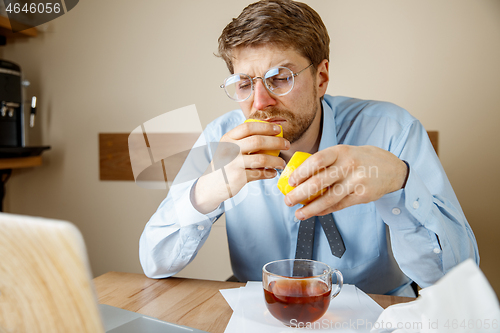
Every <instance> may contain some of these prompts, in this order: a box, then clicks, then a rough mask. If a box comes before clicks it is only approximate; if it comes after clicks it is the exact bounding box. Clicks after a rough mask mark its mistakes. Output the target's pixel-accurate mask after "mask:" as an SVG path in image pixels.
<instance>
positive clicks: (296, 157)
mask: <svg viewBox="0 0 500 333" xmlns="http://www.w3.org/2000/svg"><path fill="white" fill-rule="evenodd" d="M310 156H312V155H311V154H309V153H304V152H301V151H297V152H295V154H293V155H292V158H291V159H290V161H288V164H287V165H286V167H285V170H283V172H282V173H281V176H280V178H279V179H278V189H279V190H280V191H281V193H283V194H284V195H287V194H288V193H289V192H290V191H291V190H293V189H294V188H295V187H294V186H290V184H288V179H289V178H290V176H291V175H292V173H293V172H294V171H295V169H297V168H298V167H299V166H300V165H301V164H302V163H304V161H305V160H307V159H308V158H309V157H310ZM325 191H326V188H324V189H322V190H321V191H319V192H318V193H316V194H314V195H312V196H310V197H309V198H307V199H306V200H304V201H302V202H300V203H301V204H302V205H307V204H308V203H310V202H311V201H313V200H314V199H316V198H317V197H319V196H320V195H322V194H323V192H325Z"/></svg>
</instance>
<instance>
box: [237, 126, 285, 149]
mask: <svg viewBox="0 0 500 333" xmlns="http://www.w3.org/2000/svg"><path fill="white" fill-rule="evenodd" d="M245 123H267V121H264V120H258V119H247V120H245ZM278 126H279V127H280V128H281V132H280V133H279V134H276V135H275V136H278V137H280V138H282V137H283V127H281V125H278ZM258 153H262V154H268V155H271V156H278V155H279V154H280V151H279V149H278V150H264V151H262V152H258Z"/></svg>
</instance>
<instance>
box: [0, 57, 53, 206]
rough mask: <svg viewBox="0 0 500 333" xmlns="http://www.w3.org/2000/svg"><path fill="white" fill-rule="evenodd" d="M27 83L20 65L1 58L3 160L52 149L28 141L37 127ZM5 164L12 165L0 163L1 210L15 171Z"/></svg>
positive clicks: (0, 147)
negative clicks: (26, 100)
mask: <svg viewBox="0 0 500 333" xmlns="http://www.w3.org/2000/svg"><path fill="white" fill-rule="evenodd" d="M26 85H29V83H27V81H24V82H23V80H22V75H21V67H19V65H17V64H15V63H13V62H10V61H6V60H0V161H2V159H9V158H23V157H30V156H37V155H40V154H41V153H42V152H43V151H44V150H45V149H49V148H50V147H49V146H38V145H36V144H34V143H33V142H30V141H29V136H30V132H32V131H34V129H35V115H36V97H33V98H32V99H31V103H24V94H23V86H26ZM26 104H28V105H26ZM30 104H31V105H30ZM3 161H5V160H3ZM7 161H9V160H7ZM16 161H18V160H16ZM6 165H7V166H8V165H10V164H9V162H6V163H2V164H0V212H1V211H3V207H2V202H3V197H4V195H5V183H6V182H7V180H8V179H9V177H10V175H11V173H12V169H11V168H9V167H4V166H6Z"/></svg>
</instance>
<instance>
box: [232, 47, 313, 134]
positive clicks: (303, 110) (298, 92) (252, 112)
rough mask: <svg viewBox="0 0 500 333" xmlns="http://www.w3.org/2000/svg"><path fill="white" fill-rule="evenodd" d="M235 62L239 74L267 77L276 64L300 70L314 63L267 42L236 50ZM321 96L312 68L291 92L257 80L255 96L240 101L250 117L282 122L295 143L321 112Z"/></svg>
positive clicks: (298, 79) (300, 77)
mask: <svg viewBox="0 0 500 333" xmlns="http://www.w3.org/2000/svg"><path fill="white" fill-rule="evenodd" d="M233 65H234V72H235V73H244V74H248V75H250V76H251V77H255V76H259V77H263V76H264V74H265V73H266V72H267V71H268V70H269V69H270V68H272V67H276V66H284V67H288V68H289V69H291V70H292V71H293V72H294V73H297V72H299V71H301V70H302V69H304V68H306V67H307V66H309V65H310V62H309V60H308V59H307V58H305V57H303V56H302V55H300V54H299V53H298V52H296V51H294V50H292V49H283V48H279V47H276V46H270V45H264V46H258V47H244V48H243V47H242V48H238V49H236V50H233ZM319 97H320V96H318V89H317V87H316V77H315V75H314V74H313V70H312V68H308V69H306V70H305V71H303V72H302V73H301V74H300V75H298V76H296V77H295V85H294V88H293V89H292V91H290V92H289V93H288V94H287V95H284V96H276V95H274V94H272V93H270V92H269V91H268V90H267V89H266V87H265V86H264V83H263V82H262V80H260V79H257V80H255V81H254V92H253V94H252V96H250V97H249V98H248V99H247V100H245V101H243V102H240V103H239V104H240V107H241V109H242V110H243V113H244V115H245V117H246V118H253V119H260V120H266V121H269V122H273V123H276V124H279V125H281V126H282V127H283V136H284V138H285V139H287V140H288V141H290V143H294V142H295V141H297V140H299V139H300V138H301V137H302V135H303V134H304V133H305V132H306V131H307V129H308V128H309V126H311V124H312V122H313V120H314V119H315V117H316V116H317V115H320V110H321V107H320V100H319Z"/></svg>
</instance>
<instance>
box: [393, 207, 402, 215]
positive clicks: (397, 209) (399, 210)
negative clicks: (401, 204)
mask: <svg viewBox="0 0 500 333" xmlns="http://www.w3.org/2000/svg"><path fill="white" fill-rule="evenodd" d="M392 213H393V214H394V215H399V214H401V209H399V208H397V207H395V208H393V209H392Z"/></svg>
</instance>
